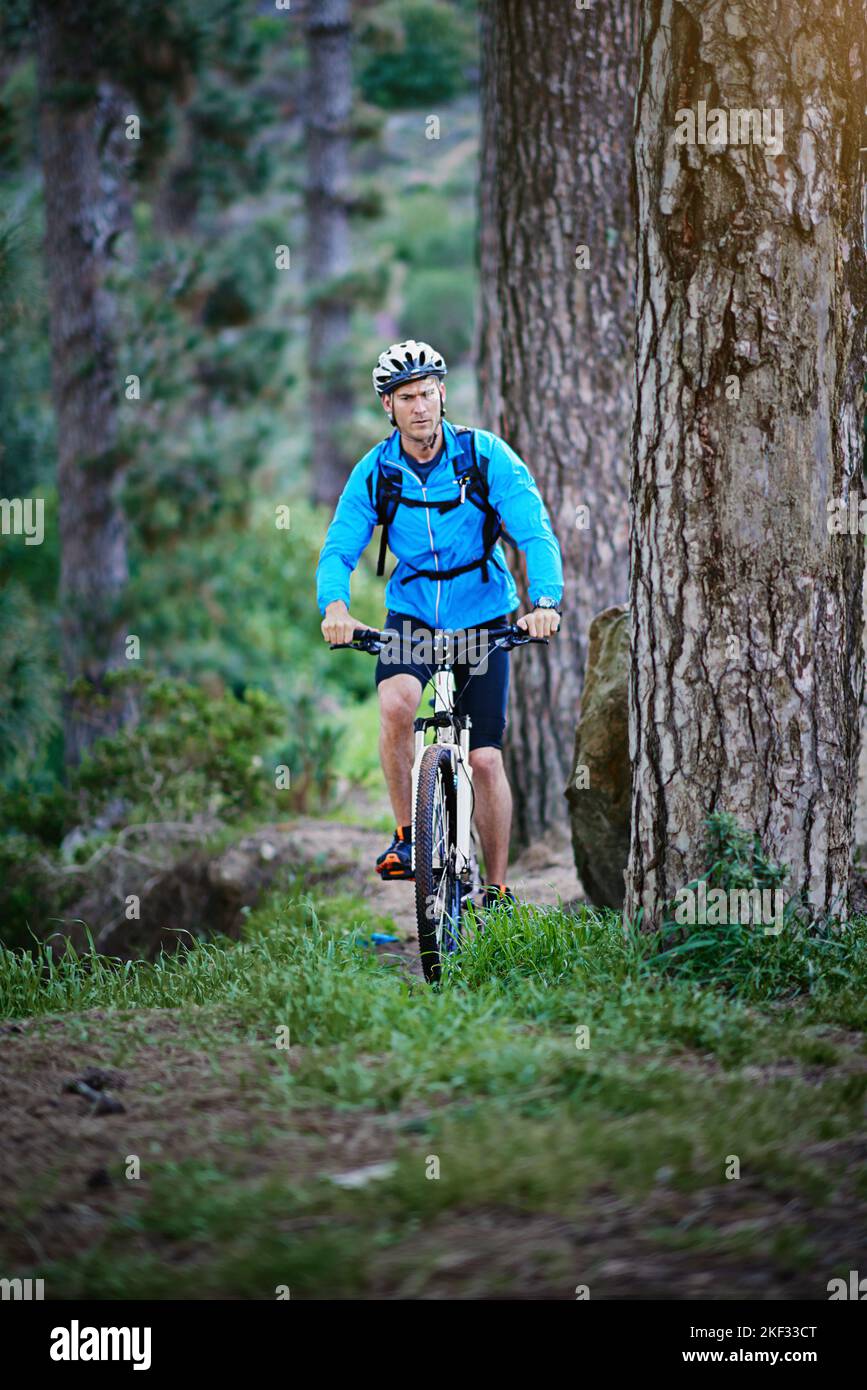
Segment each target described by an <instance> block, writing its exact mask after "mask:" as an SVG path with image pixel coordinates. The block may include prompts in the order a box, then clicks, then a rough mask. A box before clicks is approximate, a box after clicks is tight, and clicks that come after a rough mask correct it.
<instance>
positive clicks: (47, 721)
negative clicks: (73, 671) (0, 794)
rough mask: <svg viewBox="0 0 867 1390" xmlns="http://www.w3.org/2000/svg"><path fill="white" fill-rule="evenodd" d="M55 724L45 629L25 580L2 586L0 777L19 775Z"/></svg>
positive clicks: (55, 693)
mask: <svg viewBox="0 0 867 1390" xmlns="http://www.w3.org/2000/svg"><path fill="white" fill-rule="evenodd" d="M58 726H59V707H58V679H57V676H56V673H55V672H54V671H53V670H52V668H51V653H50V639H49V634H48V633H47V632H46V630H45V624H44V621H43V618H42V614H41V613H40V611H39V609H38V607H37V605H36V604H35V603H34V602H33V599H32V598H31V596H30V594H29V593H28V591H27V590H26V589H25V588H24V586H23V584H20V583H16V582H10V583H8V584H6V585H5V586H4V587H3V588H0V778H6V777H16V776H17V777H22V776H24V775H26V773H27V771H28V770H29V769H30V767H31V765H32V764H33V762H34V759H35V757H36V755H37V753H38V751H39V750H40V749H41V747H42V746H43V744H44V742H45V741H46V740H47V739H48V738H50V736H51V734H52V732H53V731H54V730H55V729H56V728H57V727H58Z"/></svg>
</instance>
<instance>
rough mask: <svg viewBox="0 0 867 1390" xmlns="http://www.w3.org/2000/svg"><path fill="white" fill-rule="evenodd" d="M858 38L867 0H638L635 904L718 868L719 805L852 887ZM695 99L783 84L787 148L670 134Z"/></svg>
mask: <svg viewBox="0 0 867 1390" xmlns="http://www.w3.org/2000/svg"><path fill="white" fill-rule="evenodd" d="M865 39H867V29H865V23H864V9H863V4H862V3H861V2H860V0H830V3H828V4H824V5H822V6H816V5H815V4H813V3H808V2H807V0H788V3H786V4H776V5H765V4H762V5H759V4H755V3H742V4H739V5H737V6H736V7H734V6H732V5H730V4H726V5H723V4H720V3H719V0H681V3H677V4H674V3H672V0H643V4H642V23H641V37H640V52H641V78H640V92H639V100H638V110H637V140H636V168H637V180H638V222H639V226H640V228H641V235H640V241H639V247H638V300H637V321H638V330H637V340H636V342H637V350H636V359H637V360H636V378H637V382H638V402H637V414H636V423H635V436H634V467H633V479H632V504H633V506H632V533H631V604H632V624H633V630H632V671H631V683H630V750H631V756H632V761H633V792H632V798H633V800H632V837H631V848H630V866H629V871H628V873H627V892H626V902H625V911H626V913H627V914H628V915H629V916H630V917H633V918H634V916H635V914H636V913H637V911H638V909H643V910H644V913H645V918H644V920H645V923H646V924H647V925H652V924H653V923H658V922H659V921H660V920H662V908H663V905H664V904H666V903H670V902H671V900H672V898H673V897H674V895H675V894H676V892H677V890H678V889H679V888H681V887H683V886H684V885H686V883H687V882H688V881H689V879H690V878H691V877H692V876H694V875H695V874H696V873H700V872H702V871H703V870H704V869H705V867H707V866H706V865H705V864H704V863H703V854H702V840H703V821H704V818H705V817H706V816H707V814H708V813H709V812H712V811H715V810H719V811H726V812H730V813H733V814H734V815H736V816H737V818H738V819H739V821H740V822H741V824H742V825H744V826H745V827H748V828H750V829H752V828H754V829H755V830H757V831H758V833H759V835H760V837H761V841H762V846H763V849H764V851H765V853H766V854H768V855H769V856H770V857H771V858H772V859H775V860H777V861H778V862H780V863H783V864H785V865H788V866H789V869H790V880H789V889H790V891H792V890H794V891H795V892H798V893H802V894H803V897H804V900H805V901H806V902H807V903H808V904H809V905H810V907H811V909H812V910H813V911H815V912H825V911H830V910H833V909H835V908H836V909H839V907H840V905H841V903H842V902H843V900H844V898H845V894H846V891H847V884H848V873H849V851H850V843H851V837H852V813H853V804H854V794H855V774H856V762H857V750H858V702H859V695H860V688H861V679H862V649H861V577H862V568H863V554H864V540H863V538H862V537H859V536H857V535H834V534H829V530H828V526H827V522H828V511H827V506H828V503H829V502H830V501H831V500H832V499H837V498H843V499H846V500H848V499H849V497H850V495H851V496H852V497H853V499H857V498H859V497H860V495H861V458H862V420H861V382H862V380H863V378H864V368H865V344H864V331H865V305H867V267H865V254H864V244H863V226H862V221H861V217H862V194H863V187H862V177H861V166H860V163H859V159H860V156H859V146H860V144H861V138H859V137H860V135H861V126H862V121H861V112H862V110H863V108H864V103H865V83H864V64H865ZM700 101H705V102H707V108H708V110H710V109H711V108H714V107H719V108H724V109H726V110H728V109H731V108H738V109H741V108H758V109H759V110H761V109H763V108H770V109H776V108H782V111H783V119H784V134H783V140H782V148H781V149H774V148H773V147H769V148H767V149H765V148H763V147H762V146H761V145H757V144H744V145H741V146H734V145H729V146H722V145H717V146H713V145H710V144H678V143H676V141H675V129H676V120H677V118H676V113H677V112H678V111H679V110H681V109H685V108H692V110H693V111H694V112H696V113H698V103H699V102H700ZM769 133H770V134H773V128H772V127H769ZM696 134H698V130H697V131H696ZM865 143H867V141H865ZM727 389H728V395H727ZM737 389H739V399H729V398H728V396H733V395H735V394H736V390H737Z"/></svg>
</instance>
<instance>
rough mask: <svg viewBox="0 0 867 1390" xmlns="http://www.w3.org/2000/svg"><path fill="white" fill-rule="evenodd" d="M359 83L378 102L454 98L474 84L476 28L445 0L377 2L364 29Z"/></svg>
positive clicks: (421, 103) (367, 97)
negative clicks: (366, 53)
mask: <svg viewBox="0 0 867 1390" xmlns="http://www.w3.org/2000/svg"><path fill="white" fill-rule="evenodd" d="M362 40H363V44H364V46H365V47H367V48H370V49H372V53H371V54H370V56H367V57H365V58H364V59H363V62H362V67H361V73H360V83H361V91H362V94H363V96H364V98H365V100H366V101H369V102H373V103H375V104H376V105H378V106H384V107H387V108H394V107H400V106H410V107H412V106H425V105H430V104H432V103H436V104H437V106H441V105H442V103H444V102H448V101H451V100H452V99H453V98H454V97H455V96H457V95H458V93H460V92H462V91H466V90H468V88H469V86H470V69H471V67H472V64H473V62H474V60H475V57H476V48H475V34H474V31H473V27H472V25H471V24H470V22H469V21H468V20H467V18H466V17H465V16H464V15H463V14H461V12H460V11H459V10H456V9H455V8H454V6H452V5H450V4H444V3H441V2H440V0H400V3H396V0H391V3H387V4H383V5H379V6H377V8H376V10H375V11H374V14H373V17H372V19H371V21H370V23H369V26H368V27H367V29H366V30H364V31H363V33H362Z"/></svg>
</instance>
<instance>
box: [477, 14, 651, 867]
mask: <svg viewBox="0 0 867 1390" xmlns="http://www.w3.org/2000/svg"><path fill="white" fill-rule="evenodd" d="M636 42H637V39H636V32H635V18H634V6H633V5H632V4H631V3H629V0H624V3H621V4H617V5H610V4H592V5H591V6H590V7H589V8H588V9H587V10H583V11H576V9H575V7H574V6H573V5H569V4H564V3H562V0H536V3H534V4H532V5H528V4H526V3H524V0H496V3H492V0H487V3H486V5H485V9H484V12H483V25H482V130H483V150H482V161H481V176H482V183H483V186H482V193H481V198H480V217H481V229H480V260H481V268H482V275H483V289H482V309H483V313H482V325H481V332H480V349H481V362H480V372H479V381H480V387H481V393H482V423H483V424H484V425H485V426H487V427H488V428H490V429H493V430H494V431H495V432H496V433H497V434H500V435H502V436H503V437H504V438H505V439H506V440H507V441H508V442H509V443H510V444H511V445H512V446H513V448H515V449H516V450H517V451H518V453H519V454H520V455H521V456H522V458H524V460H525V461H526V463H527V464H528V466H529V467H530V469H531V470H532V472H533V473H534V474H535V476H536V479H537V481H538V483H539V486H540V488H541V491H542V494H543V496H544V497H545V500H546V502H547V504H548V508H549V510H550V512H551V519H552V522H553V524H554V528H555V530H556V532H557V536H558V539H559V541H560V545H561V547H562V550H563V561H564V569H565V581H566V587H565V592H564V596H563V603H564V622H563V626H562V629H561V632H560V634H559V636H558V637H556V638H555V639H554V640H553V641H552V643H551V645H550V646H549V647H548V648H539V649H538V650H534V651H533V652H532V653H529V654H528V655H526V656H524V657H523V658H522V659H521V660H518V661H515V662H514V663H513V668H512V703H511V717H510V727H509V736H508V751H507V759H508V765H509V775H510V778H511V781H512V785H513V787H514V790H515V835H516V839H517V840H518V841H519V842H526V841H527V840H529V839H531V838H533V837H535V836H537V835H539V834H541V833H542V832H543V831H544V830H545V829H546V828H548V827H549V826H550V825H551V824H553V823H555V822H557V821H561V820H563V819H565V808H564V804H563V787H564V785H565V783H566V781H567V779H568V777H569V775H570V771H571V769H570V762H571V753H572V748H573V742H574V736H575V725H576V722H577V718H578V705H579V699H580V695H581V687H582V680H583V672H584V665H585V661H586V657H587V640H588V632H589V628H590V622H591V619H592V618H593V616H594V615H595V614H596V613H598V612H599V611H600V610H601V609H604V608H607V607H609V606H610V605H611V604H613V603H618V602H620V603H622V602H623V601H624V600H625V598H626V591H627V583H628V580H627V554H628V505H627V501H628V487H629V435H630V428H631V419H632V385H633V371H632V342H633V320H632V284H633V267H634V233H633V217H632V203H631V188H630V160H631V146H632V113H633V103H634V66H635V53H636ZM578 247H586V253H580V254H579V255H578V256H577V257H576V251H577V248H578ZM585 257H586V267H585V266H584V264H583V262H584V260H585ZM578 261H580V262H581V266H580V268H579V264H577V262H578ZM579 507H585V508H586V509H587V512H586V514H583V513H582V514H580V519H581V520H586V526H584V527H581V528H579V526H577V525H576V521H578V520H579V511H578V509H579ZM516 575H517V578H518V584H519V589H520V590H521V593H522V598H524V599H526V597H527V589H526V574H525V572H524V568H523V557H521V562H520V563H519V565H518V566H516Z"/></svg>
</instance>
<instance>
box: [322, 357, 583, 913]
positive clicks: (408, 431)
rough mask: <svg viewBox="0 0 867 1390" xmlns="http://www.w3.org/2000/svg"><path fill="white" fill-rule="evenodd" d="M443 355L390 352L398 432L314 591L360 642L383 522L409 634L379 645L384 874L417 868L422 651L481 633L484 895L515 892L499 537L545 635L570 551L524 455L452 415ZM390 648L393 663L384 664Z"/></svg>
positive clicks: (464, 702)
mask: <svg viewBox="0 0 867 1390" xmlns="http://www.w3.org/2000/svg"><path fill="white" fill-rule="evenodd" d="M446 371H447V368H446V364H445V361H444V360H443V358H442V356H441V355H440V353H438V352H436V350H435V349H434V348H432V347H431V346H430V345H429V344H428V343H424V342H416V341H414V340H412V339H411V340H409V341H407V342H403V343H397V344H394V345H393V346H392V347H390V348H388V349H386V351H385V352H383V353H382V354H381V355H380V357H379V360H378V362H377V365H376V367H375V368H374V371H373V384H374V388H375V390H376V392H377V394H378V396H379V398H380V400H381V402H382V405H383V408H384V410H385V412H386V414H387V415H388V417H389V419H390V421H391V424H392V426H393V427H394V428H393V430H392V433H391V434H390V435H389V436H388V438H387V439H385V440H384V441H383V442H382V443H381V444H378V445H377V446H376V447H375V448H373V449H371V450H370V451H369V453H367V454H365V456H364V458H362V459H361V460H360V462H359V463H357V464H356V465H355V467H354V469H353V470H352V473H351V474H350V477H349V480H348V482H347V484H346V487H345V488H344V490H343V493H342V494H341V497H340V500H339V502H338V504H337V510H336V511H335V514H334V518H333V520H332V522H331V525H330V526H329V528H328V534H327V535H326V537H325V543H324V545H323V547H322V552H321V555H320V557H319V566H318V569H317V590H318V601H319V608H320V611H321V612H322V614H323V615H324V616H323V622H322V635H323V637H324V638H325V640H326V642H330V643H335V644H342V643H349V642H351V641H352V637H353V633H354V632H355V631H356V630H357V629H359V628H363V627H364V626H365V625H364V624H363V623H360V622H359V621H358V620H357V619H356V618H353V616H352V615H351V613H350V611H349V597H350V595H349V581H350V576H351V574H352V571H353V570H354V569H355V566H356V565H357V564H358V560H359V557H360V555H361V553H362V551H363V550H364V549H365V547H366V546H367V544H368V542H369V541H370V538H371V535H372V533H373V529H374V527H375V526H376V525H377V524H380V525H382V527H383V536H382V550H381V554H380V564H379V570H378V573H382V569H383V563H384V558H385V545H386V540H387V543H388V546H389V548H390V549H391V551H392V553H393V554H394V555H395V556H396V558H397V561H398V564H397V566H396V568H395V570H394V572H393V573H392V575H391V577H390V579H389V581H388V584H387V586H386V603H387V606H388V616H387V619H386V622H385V625H384V627H385V629H387V630H388V631H389V632H392V631H395V632H397V633H399V634H401V639H400V642H399V646H398V649H397V653H396V654H395V651H394V649H393V647H392V648H391V649H390V651H389V653H388V655H387V654H386V652H382V653H381V654H380V657H379V660H378V662H377V668H376V683H377V688H378V693H379V706H380V740H379V750H380V758H381V761H382V769H383V773H384V774H385V780H386V783H387V786H388V791H389V795H390V798H391V804H392V808H393V810H394V816H395V823H396V825H395V834H394V839H393V841H392V843H391V845H390V846H389V847H388V849H387V850H385V851H384V853H383V854H381V855H380V857H379V859H378V860H377V863H376V868H377V872H378V873H379V874H380V875H381V876H382V877H383V878H385V879H410V878H412V877H413V871H412V844H411V841H412V766H413V721H414V718H415V714H416V711H417V709H418V705H419V701H420V699H421V694H422V689H423V687H424V686H425V685H426V684H427V682H428V680H429V679H430V677H431V669H430V667H429V665H428V662H427V660H425V659H422V658H424V657H425V655H426V653H425V650H424V642H425V639H427V641H428V642H429V641H430V640H431V638H432V636H433V634H435V633H437V632H441V631H443V630H445V631H447V632H456V631H465V630H469V631H472V633H473V635H474V637H475V640H476V646H475V650H476V652H481V653H483V654H484V655H483V659H480V660H477V661H476V662H475V663H473V662H471V661H469V659H468V660H467V662H466V663H464V664H463V665H458V666H455V668H454V676H455V687H456V690H457V692H458V694H457V699H456V703H455V708H456V710H457V712H458V713H460V714H461V715H464V716H469V717H470V720H471V727H470V753H469V758H470V764H471V767H472V772H473V783H474V788H475V822H476V826H477V828H478V833H479V839H480V841H481V847H482V853H483V856H484V862H485V873H486V879H487V887H486V895H485V896H486V901H487V902H489V903H490V902H493V901H497V900H499V899H501V898H511V894H510V893H509V890H508V888H507V886H506V871H507V865H508V853H509V835H510V830H511V819H512V794H511V789H510V787H509V783H508V780H507V778H506V773H505V768H504V766H503V757H502V751H501V750H502V739H503V732H504V730H505V727H506V706H507V699H508V690H509V653H508V651H507V650H503V649H502V648H501V647H499V646H497V645H496V644H492V647H491V649H490V651H489V650H488V649H487V647H486V644H485V642H484V638H485V633H486V632H487V630H489V629H491V628H500V627H502V626H503V624H505V623H506V622H507V618H506V615H507V614H508V613H510V612H512V611H513V610H514V609H515V608H516V607H517V605H518V592H517V589H516V587H515V582H514V580H513V578H512V576H511V574H510V573H509V569H508V567H507V565H506V563H505V557H504V555H503V551H502V546H501V544H500V540H499V538H500V536H501V535H503V534H506V533H509V538H510V539H512V540H513V541H514V544H515V545H516V546H517V547H519V548H520V549H521V550H523V551H525V553H526V557H527V573H528V587H529V594H530V602H531V604H532V605H533V607H532V608H531V609H530V611H529V612H527V613H525V614H524V615H523V616H522V617H521V618H519V619H518V623H517V626H518V627H519V628H522V629H524V630H525V631H526V632H528V633H529V635H530V636H531V637H540V638H546V637H548V636H550V635H551V634H552V633H554V632H556V631H557V629H558V628H559V626H560V607H559V605H560V600H561V596H562V593H563V571H562V564H561V558H560V547H559V545H558V543H557V539H556V537H555V535H554V531H553V528H552V526H551V521H550V518H549V516H548V512H547V510H546V508H545V504H544V502H543V501H542V498H541V496H540V494H539V490H538V488H537V486H536V483H535V481H534V479H533V477H532V475H531V474H530V471H529V469H528V468H527V466H526V464H525V463H523V462H522V460H521V459H520V458H519V457H518V455H517V454H516V453H515V452H514V450H512V449H511V448H510V447H509V445H508V444H506V443H505V441H504V440H502V439H500V438H498V436H497V435H495V434H491V433H490V432H489V431H487V430H470V429H462V428H457V427H455V426H453V425H452V424H451V423H450V422H449V421H448V420H446V419H445V418H444V415H445V410H444V407H445V401H446V388H445V383H444V381H443V378H444V377H445V375H446ZM386 656H387V659H384V658H385V657H386Z"/></svg>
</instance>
